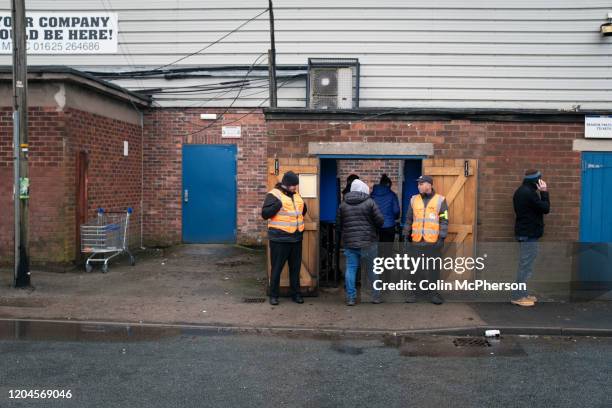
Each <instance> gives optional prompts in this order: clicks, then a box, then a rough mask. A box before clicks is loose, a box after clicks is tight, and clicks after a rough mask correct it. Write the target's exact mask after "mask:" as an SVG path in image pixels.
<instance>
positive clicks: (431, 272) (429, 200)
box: [404, 176, 448, 305]
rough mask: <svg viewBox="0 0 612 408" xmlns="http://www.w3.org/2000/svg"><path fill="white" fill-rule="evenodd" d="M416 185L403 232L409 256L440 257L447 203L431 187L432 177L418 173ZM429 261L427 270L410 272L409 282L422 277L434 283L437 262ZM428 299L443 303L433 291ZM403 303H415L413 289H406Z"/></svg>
mask: <svg viewBox="0 0 612 408" xmlns="http://www.w3.org/2000/svg"><path fill="white" fill-rule="evenodd" d="M417 184H418V188H419V194H415V195H414V196H412V198H411V199H410V208H409V209H408V211H407V212H406V226H405V231H404V235H405V236H406V239H407V240H408V241H409V242H411V243H412V244H410V245H409V247H410V250H411V251H410V252H411V253H412V255H413V256H417V257H418V256H423V257H425V258H426V259H429V258H439V257H441V256H442V254H441V252H442V247H443V246H444V240H445V239H446V235H447V234H448V204H447V203H446V198H445V197H444V196H442V195H440V194H437V193H436V191H435V190H434V188H433V178H432V177H430V176H421V177H419V178H418V179H417ZM415 213H418V214H416V215H415ZM433 264H434V265H433V268H431V269H428V270H427V269H425V268H423V269H421V270H419V271H415V274H413V275H411V278H412V279H413V281H415V282H416V281H418V279H419V278H420V279H424V278H425V279H427V280H428V281H429V282H435V281H437V280H438V279H440V270H439V269H438V267H437V266H438V265H436V264H435V262H433ZM417 284H418V282H417ZM430 300H431V303H433V304H435V305H441V304H442V303H444V299H443V298H442V295H440V293H438V292H437V291H432V292H430ZM406 302H407V303H413V302H416V293H415V291H409V293H408V295H407V297H406Z"/></svg>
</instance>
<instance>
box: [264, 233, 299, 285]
mask: <svg viewBox="0 0 612 408" xmlns="http://www.w3.org/2000/svg"><path fill="white" fill-rule="evenodd" d="M285 262H288V263H289V284H290V286H291V296H296V295H299V294H300V268H301V267H302V241H299V242H275V241H270V264H271V267H272V271H271V274H270V297H278V287H279V284H280V277H281V272H282V271H283V266H285Z"/></svg>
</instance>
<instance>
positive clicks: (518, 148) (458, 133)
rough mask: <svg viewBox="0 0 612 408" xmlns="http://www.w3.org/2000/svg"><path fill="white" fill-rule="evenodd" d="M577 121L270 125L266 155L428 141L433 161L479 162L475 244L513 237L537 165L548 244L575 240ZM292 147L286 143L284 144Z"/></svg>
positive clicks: (580, 126) (579, 131) (297, 154)
mask: <svg viewBox="0 0 612 408" xmlns="http://www.w3.org/2000/svg"><path fill="white" fill-rule="evenodd" d="M583 132H584V125H583V124H582V123H571V124H567V123H554V124H538V123H523V122H508V123H502V122H479V121H478V122H477V121H474V122H471V121H468V120H454V121H413V122H397V121H377V122H375V121H368V122H364V121H362V122H353V123H348V122H344V123H340V124H338V125H330V124H329V122H325V121H280V120H277V121H269V122H268V133H269V140H268V155H269V156H271V157H273V156H274V155H275V154H277V155H279V156H288V157H303V156H306V155H307V151H308V143H309V142H319V141H321V142H329V141H335V142H391V143H424V142H428V143H433V145H434V155H435V157H438V158H449V159H450V158H476V159H479V189H478V239H479V240H480V241H489V240H493V241H502V240H509V239H512V236H513V225H514V214H513V210H512V194H513V192H514V190H515V189H516V187H517V186H518V185H519V183H520V182H521V180H522V175H523V173H524V171H525V169H526V168H531V167H536V168H538V169H540V170H542V172H543V173H544V179H545V180H546V181H547V182H548V184H549V189H550V192H551V201H552V210H551V213H550V214H549V215H548V216H547V217H546V224H547V226H546V233H545V237H544V238H545V239H549V240H557V241H558V240H575V239H577V238H578V218H579V206H580V153H579V152H575V151H572V141H573V140H574V139H577V138H581V137H582V135H583ZM288 142H290V145H288V144H287V143H288Z"/></svg>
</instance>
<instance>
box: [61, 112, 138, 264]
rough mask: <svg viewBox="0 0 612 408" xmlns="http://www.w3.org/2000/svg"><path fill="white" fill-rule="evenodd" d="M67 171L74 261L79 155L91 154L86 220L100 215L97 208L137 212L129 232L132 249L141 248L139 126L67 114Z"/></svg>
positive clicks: (68, 250) (68, 228) (68, 237)
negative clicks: (83, 152)
mask: <svg viewBox="0 0 612 408" xmlns="http://www.w3.org/2000/svg"><path fill="white" fill-rule="evenodd" d="M66 133H67V135H68V139H67V140H68V142H67V146H66V149H65V158H64V171H65V177H66V190H65V197H64V200H65V208H66V212H67V213H68V214H70V215H69V216H67V217H66V220H65V228H64V231H65V233H66V243H65V245H66V253H67V255H68V258H69V259H72V258H74V255H75V254H74V248H75V245H76V234H75V231H76V212H75V211H76V182H77V169H76V162H77V155H78V153H79V152H81V151H85V152H87V153H88V160H89V164H88V171H87V198H88V200H87V201H88V204H87V208H88V214H87V215H88V216H87V218H88V219H90V218H93V217H95V216H96V210H97V208H104V209H105V210H107V211H121V212H123V211H126V210H127V208H128V207H131V208H132V209H133V213H132V215H131V216H130V228H129V232H128V238H129V245H130V246H131V247H139V246H140V235H141V228H140V220H141V216H142V211H141V205H140V203H141V199H142V137H143V135H142V128H141V126H140V125H135V124H131V123H128V122H124V121H120V120H116V119H112V118H108V117H105V116H100V115H95V114H91V113H88V112H83V111H80V110H76V109H68V110H67V112H66ZM124 141H127V142H128V155H127V156H124V155H123V142H124Z"/></svg>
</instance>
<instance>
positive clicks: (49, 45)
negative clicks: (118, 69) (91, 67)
mask: <svg viewBox="0 0 612 408" xmlns="http://www.w3.org/2000/svg"><path fill="white" fill-rule="evenodd" d="M11 20H12V18H11V13H10V12H0V54H11V53H12V52H13V39H12V35H13V31H12V28H11V27H12V21H11ZM117 27H118V25H117V13H97V12H96V13H91V12H82V13H79V12H72V11H71V12H31V13H26V36H27V39H28V42H27V48H28V54H112V53H116V52H117V37H118V34H119V33H118V29H117Z"/></svg>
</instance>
